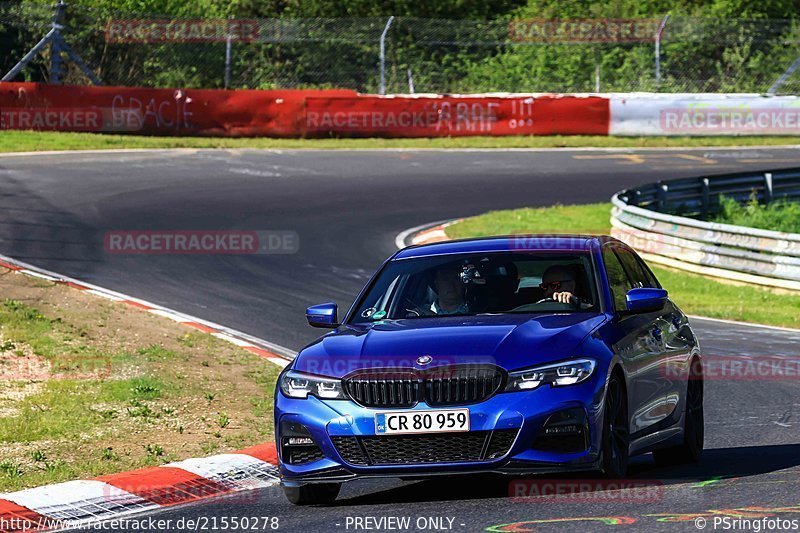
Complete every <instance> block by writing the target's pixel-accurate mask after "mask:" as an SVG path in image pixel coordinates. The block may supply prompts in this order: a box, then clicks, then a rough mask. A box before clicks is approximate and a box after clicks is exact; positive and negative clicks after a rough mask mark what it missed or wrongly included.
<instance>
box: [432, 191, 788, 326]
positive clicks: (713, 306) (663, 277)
mask: <svg viewBox="0 0 800 533" xmlns="http://www.w3.org/2000/svg"><path fill="white" fill-rule="evenodd" d="M610 211H611V204H610V203H599V204H588V205H557V206H553V207H545V208H525V209H513V210H508V211H492V212H489V213H486V214H484V215H480V216H477V217H472V218H467V219H465V220H464V221H462V222H459V223H456V224H453V225H451V226H448V227H447V228H446V230H445V231H446V233H447V235H448V236H449V237H451V238H454V239H460V238H467V237H481V236H488V235H508V234H518V233H590V234H608V233H609V232H610V225H609V213H610ZM651 267H652V268H653V272H654V273H655V274H656V276H657V277H658V279H659V281H661V283H662V284H663V285H664V287H665V288H666V289H667V290H668V291H669V293H670V297H671V298H672V299H673V300H674V301H675V302H676V303H677V304H678V305H679V306H680V307H681V309H683V311H684V312H686V313H689V314H693V315H701V316H707V317H712V318H724V319H727V320H739V321H742V322H753V323H758V324H769V325H772V326H784V327H793V328H800V296H799V295H793V294H777V293H775V292H773V291H770V290H767V289H760V288H758V287H752V286H749V285H733V284H730V283H727V282H720V281H716V280H713V279H709V278H705V277H702V276H699V275H696V274H690V273H688V272H683V271H680V270H673V269H666V268H662V267H659V266H656V265H651Z"/></svg>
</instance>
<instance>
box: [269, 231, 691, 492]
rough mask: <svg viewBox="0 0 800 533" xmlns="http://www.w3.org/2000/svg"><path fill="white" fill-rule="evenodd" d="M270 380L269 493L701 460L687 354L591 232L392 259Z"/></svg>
mask: <svg viewBox="0 0 800 533" xmlns="http://www.w3.org/2000/svg"><path fill="white" fill-rule="evenodd" d="M337 314H338V313H337V306H336V305H335V304H333V303H327V304H321V305H317V306H313V307H310V308H309V309H308V310H307V312H306V318H307V319H308V322H309V324H311V325H312V326H315V327H321V328H330V329H331V330H332V331H330V332H328V333H327V334H326V335H323V336H322V337H320V338H319V339H317V340H316V341H315V342H313V343H311V344H310V345H308V346H307V347H305V348H304V349H303V350H302V351H301V352H300V353H299V354H298V356H297V358H296V359H295V360H294V361H293V362H292V363H291V364H290V365H289V366H288V367H287V368H286V369H285V370H284V372H283V373H282V374H281V376H280V378H279V380H278V385H277V390H276V393H275V428H276V443H277V446H278V454H279V458H280V471H281V483H282V486H283V489H284V492H285V493H286V496H287V498H288V499H289V500H290V501H291V502H292V503H295V504H313V503H330V502H332V501H333V500H335V498H336V497H337V495H338V493H339V489H340V487H341V484H342V483H343V482H345V481H349V480H353V479H357V478H362V477H403V478H414V477H426V476H434V475H440V474H456V473H475V472H496V473H502V474H511V475H517V476H519V475H525V474H536V473H552V472H569V471H581V470H599V471H601V472H602V473H603V474H604V475H606V476H609V477H614V478H619V477H623V476H625V474H626V469H627V464H628V458H629V457H630V456H632V455H636V454H643V453H648V452H652V453H653V456H654V457H655V460H656V461H658V462H660V463H666V464H670V463H679V462H692V461H697V460H699V458H700V455H701V453H702V449H703V376H702V366H701V360H700V349H699V345H698V343H697V340H696V338H695V335H694V333H693V332H692V329H691V327H690V326H689V322H688V320H687V317H686V315H684V313H683V312H681V310H680V309H678V307H677V306H676V305H675V304H674V303H673V302H672V301H670V299H669V297H668V295H667V291H666V290H664V289H663V288H662V287H661V284H660V283H659V282H658V280H657V279H656V277H655V276H654V275H653V272H652V271H651V270H650V268H648V266H647V265H646V264H645V263H644V261H643V260H642V259H641V258H640V257H639V256H638V255H637V254H636V252H634V251H633V250H632V249H631V248H630V247H628V246H627V245H625V244H624V243H622V242H620V241H618V240H616V239H613V238H611V237H605V236H581V235H531V236H510V237H492V238H483V239H471V240H462V241H450V242H446V243H437V244H429V245H423V246H412V247H409V248H405V249H403V250H400V251H398V252H397V253H395V254H394V255H393V256H392V257H390V258H389V259H388V260H386V262H385V263H384V264H383V265H382V267H381V268H380V269H379V270H378V272H377V273H376V274H375V275H374V276H373V277H372V279H371V280H370V281H369V283H368V284H367V285H366V286H365V288H364V289H363V290H362V292H361V294H359V295H358V297H357V298H356V300H355V303H354V304H353V306H352V307H351V308H350V310H349V311H348V312H347V313H346V315H345V316H344V318H343V319H342V320H339V318H338V316H337Z"/></svg>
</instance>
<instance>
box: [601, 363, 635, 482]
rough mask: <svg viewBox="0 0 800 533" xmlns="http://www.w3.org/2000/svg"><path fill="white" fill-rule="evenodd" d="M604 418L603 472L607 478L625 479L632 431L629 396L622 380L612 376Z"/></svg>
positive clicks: (607, 392)
mask: <svg viewBox="0 0 800 533" xmlns="http://www.w3.org/2000/svg"><path fill="white" fill-rule="evenodd" d="M605 404H606V405H605V415H604V416H603V450H602V462H601V465H602V471H603V474H604V475H605V476H606V477H609V478H621V477H625V474H626V472H627V471H628V451H629V447H630V431H629V429H628V396H627V394H626V393H625V387H624V385H623V382H622V380H621V378H620V377H619V376H618V375H617V374H612V375H611V378H610V379H609V380H608V387H607V389H606V400H605Z"/></svg>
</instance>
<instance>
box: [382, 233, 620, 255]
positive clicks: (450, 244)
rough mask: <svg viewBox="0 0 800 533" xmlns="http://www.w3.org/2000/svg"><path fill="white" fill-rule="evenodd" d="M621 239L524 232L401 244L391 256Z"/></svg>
mask: <svg viewBox="0 0 800 533" xmlns="http://www.w3.org/2000/svg"><path fill="white" fill-rule="evenodd" d="M610 241H613V242H620V241H618V240H617V239H615V238H613V237H610V236H608V235H578V234H563V235H561V234H526V235H498V236H495V237H480V238H475V239H461V240H455V241H445V242H437V243H433V244H418V245H413V246H409V247H407V248H403V249H402V250H400V251H399V252H397V254H396V255H395V256H394V259H410V258H414V257H428V256H434V255H449V254H462V253H481V252H525V251H530V252H535V251H541V252H547V251H558V252H565V251H575V252H577V251H589V250H591V248H592V243H596V244H603V243H605V242H610Z"/></svg>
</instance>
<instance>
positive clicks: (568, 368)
mask: <svg viewBox="0 0 800 533" xmlns="http://www.w3.org/2000/svg"><path fill="white" fill-rule="evenodd" d="M595 366H597V365H596V363H595V362H594V361H593V360H591V359H571V360H569V361H563V362H561V363H553V364H548V365H541V366H535V367H533V368H528V369H526V370H520V371H518V372H509V374H508V384H507V385H506V389H505V391H506V392H510V391H520V390H533V389H535V388H537V387H539V386H540V385H548V384H549V385H552V386H553V387H562V386H565V385H574V384H576V383H580V382H581V381H585V380H587V379H589V376H591V375H592V372H594V369H595Z"/></svg>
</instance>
